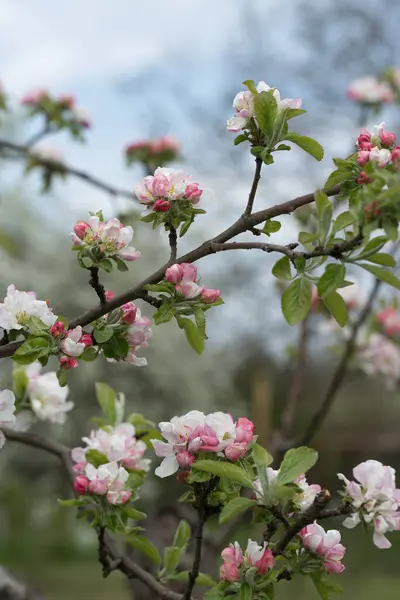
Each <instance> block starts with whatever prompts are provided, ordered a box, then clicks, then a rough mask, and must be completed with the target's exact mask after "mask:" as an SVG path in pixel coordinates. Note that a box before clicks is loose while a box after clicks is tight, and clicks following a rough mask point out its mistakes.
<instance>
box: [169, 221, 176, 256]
mask: <svg viewBox="0 0 400 600" xmlns="http://www.w3.org/2000/svg"><path fill="white" fill-rule="evenodd" d="M168 241H169V247H170V248H171V255H170V257H169V262H170V263H172V264H173V263H174V262H175V261H176V256H177V253H178V238H177V235H176V229H175V227H172V225H170V226H169V234H168Z"/></svg>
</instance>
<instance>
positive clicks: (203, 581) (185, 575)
mask: <svg viewBox="0 0 400 600" xmlns="http://www.w3.org/2000/svg"><path fill="white" fill-rule="evenodd" d="M168 579H169V580H170V581H182V582H183V583H187V582H188V581H189V571H180V572H179V573H174V574H173V575H170V576H169V577H168ZM196 584H197V585H206V586H211V585H215V581H214V579H213V578H212V577H210V576H209V575H206V574H205V573H199V574H198V576H197V579H196Z"/></svg>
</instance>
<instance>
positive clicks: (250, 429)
mask: <svg viewBox="0 0 400 600" xmlns="http://www.w3.org/2000/svg"><path fill="white" fill-rule="evenodd" d="M253 436H254V423H253V421H250V420H249V419H247V418H246V417H240V418H239V419H238V421H237V424H236V441H237V442H239V443H240V442H247V443H249V442H251V441H252V439H253Z"/></svg>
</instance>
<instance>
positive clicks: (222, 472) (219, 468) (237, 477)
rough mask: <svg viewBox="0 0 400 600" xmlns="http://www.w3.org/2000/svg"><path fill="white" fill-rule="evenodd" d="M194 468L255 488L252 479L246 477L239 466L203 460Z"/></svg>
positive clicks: (196, 463) (195, 464)
mask: <svg viewBox="0 0 400 600" xmlns="http://www.w3.org/2000/svg"><path fill="white" fill-rule="evenodd" d="M193 467H194V468H196V469H198V470H199V471H206V472H207V473H212V474H213V475H218V476H219V477H226V478H227V479H232V481H237V482H238V483H241V484H242V485H243V486H245V487H248V488H252V487H253V482H252V481H251V479H250V478H249V477H248V476H247V475H246V473H245V472H244V470H243V469H241V468H240V467H239V466H237V465H233V464H231V463H227V462H223V461H217V460H210V459H202V460H197V461H196V462H194V463H193Z"/></svg>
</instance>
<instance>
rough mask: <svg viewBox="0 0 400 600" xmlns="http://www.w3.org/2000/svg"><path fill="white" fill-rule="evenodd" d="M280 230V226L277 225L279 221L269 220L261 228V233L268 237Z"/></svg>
mask: <svg viewBox="0 0 400 600" xmlns="http://www.w3.org/2000/svg"><path fill="white" fill-rule="evenodd" d="M280 228H281V224H280V223H279V221H272V220H271V219H268V220H267V221H265V225H264V227H263V232H264V233H266V234H267V235H268V236H270V235H271V233H275V232H276V231H279V230H280Z"/></svg>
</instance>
